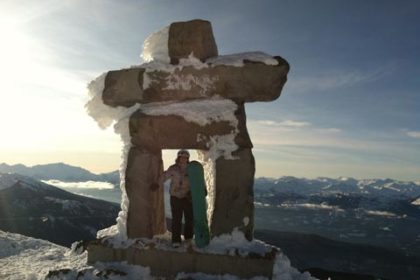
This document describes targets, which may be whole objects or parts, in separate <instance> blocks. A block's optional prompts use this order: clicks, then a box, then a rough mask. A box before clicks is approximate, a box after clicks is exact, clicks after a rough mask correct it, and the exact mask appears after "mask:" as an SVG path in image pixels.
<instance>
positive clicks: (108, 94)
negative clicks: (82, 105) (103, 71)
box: [103, 54, 289, 107]
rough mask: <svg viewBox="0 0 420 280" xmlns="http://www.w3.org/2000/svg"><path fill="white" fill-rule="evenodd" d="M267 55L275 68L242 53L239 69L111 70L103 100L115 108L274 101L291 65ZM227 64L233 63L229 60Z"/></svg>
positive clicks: (210, 66)
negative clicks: (216, 98) (205, 101)
mask: <svg viewBox="0 0 420 280" xmlns="http://www.w3.org/2000/svg"><path fill="white" fill-rule="evenodd" d="M266 56H267V57H269V58H271V59H272V60H274V61H276V62H277V63H276V65H272V64H265V63H264V62H261V60H260V59H259V57H257V58H258V59H257V58H256V59H255V61H251V60H249V59H250V56H249V55H248V54H244V56H243V58H242V59H241V55H240V54H239V55H237V59H238V61H239V62H241V63H242V64H243V66H240V67H238V66H235V64H234V65H224V64H222V63H223V61H219V62H218V63H217V64H214V65H213V64H211V63H203V64H202V65H201V67H200V69H197V66H184V67H181V66H179V67H175V68H174V67H171V66H168V67H166V68H163V67H156V65H155V64H149V65H142V66H141V67H140V68H130V69H122V70H117V71H110V72H108V74H107V76H106V79H105V89H104V91H103V100H104V103H105V104H107V105H109V106H112V107H116V106H126V107H129V106H132V105H134V104H136V103H143V104H144V103H150V102H162V101H178V102H179V101H185V100H192V99H207V98H211V97H213V96H220V97H223V98H227V99H233V100H237V101H241V102H253V101H271V100H275V99H276V98H278V97H279V96H280V93H281V89H282V88H283V85H284V84H285V82H286V80H287V73H288V71H289V64H288V63H287V62H286V61H285V60H284V59H282V58H280V57H275V58H273V57H271V56H268V55H266ZM262 61H264V60H262ZM226 62H227V63H231V62H230V60H227V61H226ZM213 63H215V62H213ZM146 80H147V81H148V82H147V83H145V81H146Z"/></svg>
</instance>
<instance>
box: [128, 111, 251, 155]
mask: <svg viewBox="0 0 420 280" xmlns="http://www.w3.org/2000/svg"><path fill="white" fill-rule="evenodd" d="M190 110H192V108H190ZM197 114H198V115H201V116H203V115H205V114H206V112H205V111H201V112H197ZM230 114H231V115H232V117H233V118H234V120H233V121H231V119H227V118H223V116H221V117H220V118H219V119H216V120H214V121H208V122H205V120H203V121H200V119H199V117H197V118H196V121H195V122H191V121H188V120H187V119H185V117H184V116H186V115H188V114H186V115H184V116H180V115H172V114H170V115H156V116H154V115H148V114H147V111H146V113H145V112H144V111H142V110H141V109H140V110H139V111H137V112H136V113H134V114H133V115H132V116H131V118H130V134H131V141H132V143H133V144H134V145H135V146H137V147H142V148H146V149H148V150H151V151H159V150H161V149H177V148H180V147H183V148H188V149H196V150H208V149H209V148H210V146H211V145H212V142H211V139H213V138H214V137H216V136H220V135H230V134H232V133H233V134H234V139H235V143H236V145H238V146H239V147H244V148H245V147H246V148H252V143H251V139H250V137H249V134H248V132H247V130H246V125H245V111H244V108H243V106H239V107H236V109H235V111H232V112H230ZM204 123H206V124H204ZM203 124H204V125H203Z"/></svg>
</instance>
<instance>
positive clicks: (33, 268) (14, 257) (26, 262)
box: [0, 231, 87, 280]
mask: <svg viewBox="0 0 420 280" xmlns="http://www.w3.org/2000/svg"><path fill="white" fill-rule="evenodd" d="M0 248H1V250H0V267H1V269H0V279H10V280H12V279H34V280H37V279H44V278H45V276H46V275H47V273H48V271H49V270H56V269H63V268H72V269H76V270H77V269H82V268H86V267H87V266H86V257H87V254H86V253H83V254H81V255H74V254H72V253H71V251H70V250H69V249H68V248H65V247H61V246H59V245H56V244H53V243H50V242H48V241H45V240H40V239H34V238H30V237H27V236H23V235H20V234H16V233H8V232H3V231H0Z"/></svg>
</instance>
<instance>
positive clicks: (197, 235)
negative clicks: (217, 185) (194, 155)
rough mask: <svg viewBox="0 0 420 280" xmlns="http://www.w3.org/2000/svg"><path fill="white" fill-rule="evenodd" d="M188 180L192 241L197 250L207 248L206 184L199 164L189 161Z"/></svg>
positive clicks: (208, 237)
mask: <svg viewBox="0 0 420 280" xmlns="http://www.w3.org/2000/svg"><path fill="white" fill-rule="evenodd" d="M188 178H189V180H190V186H191V197H192V203H193V215H194V240H195V245H197V247H198V248H202V247H204V246H207V245H208V244H209V242H210V232H209V226H208V223H207V202H206V195H207V190H206V182H205V181H204V170H203V166H202V165H201V163H199V162H198V161H191V162H190V163H189V164H188Z"/></svg>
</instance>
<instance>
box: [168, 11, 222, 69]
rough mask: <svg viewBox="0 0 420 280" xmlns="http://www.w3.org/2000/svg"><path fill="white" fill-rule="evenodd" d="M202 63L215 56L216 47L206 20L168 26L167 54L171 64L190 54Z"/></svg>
mask: <svg viewBox="0 0 420 280" xmlns="http://www.w3.org/2000/svg"><path fill="white" fill-rule="evenodd" d="M191 53H192V54H193V55H194V56H195V57H196V58H198V59H200V60H202V61H204V60H206V59H207V58H209V57H213V56H217V55H218V53H217V45H216V41H215V40H214V36H213V29H212V27H211V23H210V22H209V21H206V20H199V19H196V20H191V21H186V22H174V23H172V24H171V25H170V26H169V37H168V54H169V57H170V58H171V63H172V64H178V62H179V59H181V58H187V57H188V56H189V55H190V54H191Z"/></svg>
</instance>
